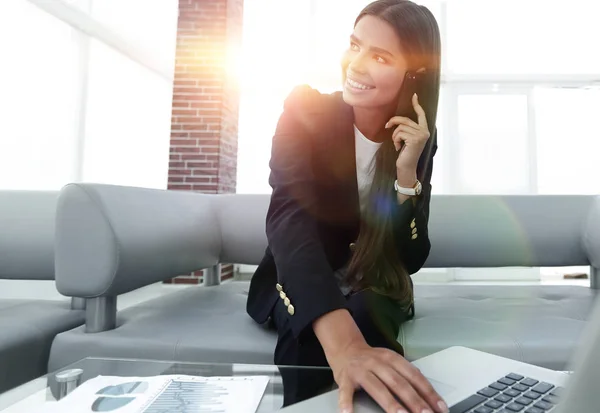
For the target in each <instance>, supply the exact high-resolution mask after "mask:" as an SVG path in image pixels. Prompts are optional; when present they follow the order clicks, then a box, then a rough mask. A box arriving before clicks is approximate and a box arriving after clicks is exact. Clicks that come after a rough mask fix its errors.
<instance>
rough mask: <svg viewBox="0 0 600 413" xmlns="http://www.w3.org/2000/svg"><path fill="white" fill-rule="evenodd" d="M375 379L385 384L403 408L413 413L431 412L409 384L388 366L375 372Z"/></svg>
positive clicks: (425, 402)
mask: <svg viewBox="0 0 600 413" xmlns="http://www.w3.org/2000/svg"><path fill="white" fill-rule="evenodd" d="M376 374H377V377H379V379H380V380H381V381H382V382H384V383H385V384H386V386H387V387H388V388H389V389H391V390H392V391H393V392H394V393H395V394H396V395H397V396H398V398H399V399H400V401H402V403H403V404H404V406H406V407H407V408H408V410H409V411H411V412H413V413H422V412H424V411H427V410H431V407H430V406H429V404H428V403H427V401H425V400H424V399H423V398H422V397H421V396H420V395H419V393H417V391H415V389H413V388H412V386H411V385H410V383H409V382H408V381H407V380H406V379H405V378H404V377H402V376H401V375H400V373H399V372H397V371H396V370H394V369H393V368H391V367H389V366H387V365H386V366H385V367H383V368H381V369H379V370H377V372H376Z"/></svg>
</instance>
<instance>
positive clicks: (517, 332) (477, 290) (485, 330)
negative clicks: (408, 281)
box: [398, 284, 596, 370]
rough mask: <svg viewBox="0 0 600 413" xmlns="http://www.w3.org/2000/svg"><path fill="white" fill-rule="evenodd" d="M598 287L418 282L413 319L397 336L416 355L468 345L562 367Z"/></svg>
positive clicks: (412, 357)
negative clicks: (595, 288)
mask: <svg viewBox="0 0 600 413" xmlns="http://www.w3.org/2000/svg"><path fill="white" fill-rule="evenodd" d="M595 295H596V292H595V291H594V290H592V289H589V288H584V287H573V286H528V285H522V286H519V285H511V286H502V287H500V286H498V287H491V288H490V287H489V286H474V285H450V286H448V285H439V286H438V285H419V284H417V285H416V286H415V304H416V314H415V319H414V320H412V321H409V322H408V323H406V324H405V325H403V327H402V329H401V331H400V336H399V338H398V339H399V341H400V342H401V343H402V344H403V345H404V348H405V350H406V353H407V357H408V358H410V359H411V360H415V359H418V358H421V357H424V356H426V355H429V354H432V353H435V352H437V351H440V350H443V349H445V348H447V347H450V346H456V345H461V346H466V347H471V348H476V349H478V350H482V351H486V352H489V353H493V354H498V355H501V356H504V357H508V358H511V359H513V360H520V361H525V362H528V363H532V364H536V365H539V366H544V367H548V368H551V369H558V370H560V369H564V368H565V366H566V365H565V362H566V361H567V360H568V358H569V356H570V355H571V354H572V353H571V352H572V350H573V349H574V348H575V346H576V344H577V342H578V338H579V336H580V334H581V332H582V331H583V328H584V326H585V322H586V320H587V316H588V314H589V313H590V310H591V308H592V305H593V302H594V298H595Z"/></svg>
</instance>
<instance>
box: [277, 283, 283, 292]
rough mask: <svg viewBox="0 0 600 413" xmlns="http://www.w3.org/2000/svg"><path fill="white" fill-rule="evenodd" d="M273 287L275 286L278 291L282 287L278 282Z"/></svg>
mask: <svg viewBox="0 0 600 413" xmlns="http://www.w3.org/2000/svg"><path fill="white" fill-rule="evenodd" d="M275 288H277V291H280V292H281V291H283V287H282V286H281V284H279V283H277V284H276V285H275Z"/></svg>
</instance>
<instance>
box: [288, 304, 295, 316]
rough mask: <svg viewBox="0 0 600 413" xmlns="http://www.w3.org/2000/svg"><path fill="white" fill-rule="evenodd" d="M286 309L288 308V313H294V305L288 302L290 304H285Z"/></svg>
mask: <svg viewBox="0 0 600 413" xmlns="http://www.w3.org/2000/svg"><path fill="white" fill-rule="evenodd" d="M287 309H288V313H289V314H290V315H294V306H293V305H291V304H290V305H288V306H287Z"/></svg>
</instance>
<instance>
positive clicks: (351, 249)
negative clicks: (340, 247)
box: [349, 242, 356, 252]
mask: <svg viewBox="0 0 600 413" xmlns="http://www.w3.org/2000/svg"><path fill="white" fill-rule="evenodd" d="M349 247H350V251H352V252H354V251H355V250H356V243H354V242H351V243H350V245H349Z"/></svg>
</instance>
